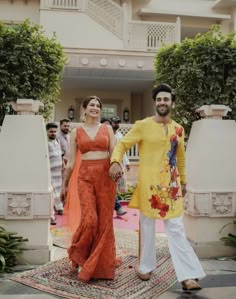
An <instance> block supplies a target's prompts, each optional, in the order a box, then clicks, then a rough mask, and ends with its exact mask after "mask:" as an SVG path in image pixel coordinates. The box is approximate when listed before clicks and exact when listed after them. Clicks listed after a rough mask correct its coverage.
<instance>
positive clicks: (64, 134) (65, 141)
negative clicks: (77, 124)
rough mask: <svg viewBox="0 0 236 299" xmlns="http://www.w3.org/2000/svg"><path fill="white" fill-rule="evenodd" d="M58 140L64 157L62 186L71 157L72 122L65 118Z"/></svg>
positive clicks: (61, 121)
mask: <svg viewBox="0 0 236 299" xmlns="http://www.w3.org/2000/svg"><path fill="white" fill-rule="evenodd" d="M57 138H58V139H59V141H60V145H61V151H62V157H63V167H62V184H63V180H64V177H65V171H66V164H67V162H68V159H69V155H70V120H69V119H67V118H64V119H61V120H60V131H59V133H58V136H57ZM61 200H62V198H61ZM60 213H61V211H60Z"/></svg>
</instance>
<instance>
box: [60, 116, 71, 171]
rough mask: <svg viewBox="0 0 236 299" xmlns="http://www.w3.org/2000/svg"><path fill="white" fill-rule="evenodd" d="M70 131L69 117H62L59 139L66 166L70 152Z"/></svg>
mask: <svg viewBox="0 0 236 299" xmlns="http://www.w3.org/2000/svg"><path fill="white" fill-rule="evenodd" d="M69 133H70V120H69V119H67V118H64V119H61V120H60V131H59V133H58V139H59V141H60V145H61V151H62V155H63V161H64V166H66V163H67V161H68V159H69V154H70V134H69Z"/></svg>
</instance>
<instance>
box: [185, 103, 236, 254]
mask: <svg viewBox="0 0 236 299" xmlns="http://www.w3.org/2000/svg"><path fill="white" fill-rule="evenodd" d="M229 110H230V109H229V108H228V107H227V106H225V105H204V106H202V107H201V108H200V109H198V112H199V113H200V115H201V116H202V117H204V119H201V120H199V121H196V122H194V123H193V127H192V130H191V132H190V136H189V140H188V145H187V151H186V162H187V165H186V166H187V178H188V185H187V191H188V192H187V195H186V196H185V199H184V206H185V215H184V221H185V229H186V234H187V237H188V239H189V241H190V242H191V244H192V246H193V248H194V249H195V251H196V253H197V254H198V256H199V257H203V258H212V257H219V256H231V255H235V254H236V250H235V248H233V247H230V246H225V245H224V243H223V242H222V241H220V237H222V236H223V235H224V236H225V235H227V234H228V232H229V231H230V230H231V231H232V232H233V233H235V229H233V228H232V227H229V228H227V229H225V231H223V235H222V236H221V235H220V234H219V232H220V230H221V228H222V227H223V226H224V225H225V224H227V223H229V222H233V219H235V214H236V171H235V166H236V155H235V153H236V124H235V121H234V120H223V119H222V117H223V116H225V115H226V114H227V112H228V111H229Z"/></svg>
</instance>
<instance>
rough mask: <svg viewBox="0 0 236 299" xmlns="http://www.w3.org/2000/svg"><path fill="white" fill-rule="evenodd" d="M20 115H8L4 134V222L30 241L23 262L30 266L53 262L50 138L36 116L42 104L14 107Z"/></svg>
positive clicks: (0, 175)
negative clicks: (48, 141) (48, 144)
mask: <svg viewBox="0 0 236 299" xmlns="http://www.w3.org/2000/svg"><path fill="white" fill-rule="evenodd" d="M11 105H12V107H13V109H14V110H15V111H17V115H6V116H5V119H4V122H3V125H2V130H1V133H0V144H1V146H0V165H1V171H0V222H1V226H4V227H5V228H6V229H7V230H9V231H16V232H17V233H18V234H19V235H21V236H23V237H24V238H28V239H29V241H28V242H26V243H25V245H24V249H25V250H24V251H23V258H24V260H26V261H27V262H28V263H30V264H34V265H36V264H44V263H47V262H48V261H50V258H51V248H52V241H51V235H50V216H51V201H52V188H51V183H50V180H51V178H50V171H49V158H48V146H47V135H46V130H45V123H44V119H43V117H42V116H41V115H35V113H37V112H38V111H39V108H40V107H42V103H40V102H39V101H34V100H29V99H21V100H17V102H16V103H11Z"/></svg>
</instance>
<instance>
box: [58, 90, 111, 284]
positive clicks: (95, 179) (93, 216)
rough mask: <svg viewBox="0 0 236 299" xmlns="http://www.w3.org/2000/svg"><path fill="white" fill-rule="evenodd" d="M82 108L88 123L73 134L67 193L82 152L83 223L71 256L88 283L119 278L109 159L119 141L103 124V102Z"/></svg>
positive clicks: (89, 100)
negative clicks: (93, 280)
mask: <svg viewBox="0 0 236 299" xmlns="http://www.w3.org/2000/svg"><path fill="white" fill-rule="evenodd" d="M82 107H83V109H84V119H85V121H84V123H83V125H81V126H80V127H78V128H77V129H74V130H72V132H71V139H70V157H69V162H68V166H67V174H66V179H65V182H64V187H63V192H64V194H65V193H66V189H67V187H68V182H69V179H70V176H71V173H72V171H73V168H74V167H75V165H76V157H77V159H79V156H78V154H77V152H78V151H80V153H81V164H80V166H79V171H78V173H77V192H78V198H79V202H80V219H79V220H80V221H79V226H78V228H77V230H76V232H75V233H74V235H73V238H72V244H71V246H70V248H69V249H68V253H69V258H70V260H71V261H72V266H73V267H78V269H79V274H78V277H79V279H80V280H82V281H84V282H88V281H89V280H90V279H91V278H96V279H114V275H115V264H116V260H115V239H114V231H113V208H114V201H115V195H116V185H115V183H114V182H113V181H112V180H111V178H110V177H109V167H110V158H109V157H110V155H111V153H112V150H113V148H114V146H115V142H116V140H115V137H114V134H113V131H112V128H111V127H109V126H107V125H105V124H100V122H99V120H100V116H101V109H102V103H101V100H100V99H99V98H98V97H96V96H90V97H88V98H86V99H85V100H84V102H83V104H82ZM77 162H78V161H77ZM77 164H78V163H77ZM75 168H76V167H75ZM69 188H72V186H71V185H70V187H69ZM69 192H70V190H69ZM70 197H72V196H70ZM69 200H70V199H69ZM68 204H69V206H70V203H68ZM78 217H79V216H78Z"/></svg>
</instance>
